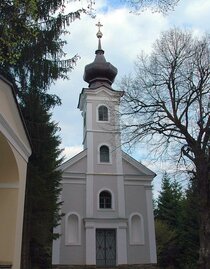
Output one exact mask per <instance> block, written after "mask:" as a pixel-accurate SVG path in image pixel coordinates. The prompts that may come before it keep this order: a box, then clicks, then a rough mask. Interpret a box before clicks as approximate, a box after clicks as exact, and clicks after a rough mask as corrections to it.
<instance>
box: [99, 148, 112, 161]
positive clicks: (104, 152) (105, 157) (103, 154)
mask: <svg viewBox="0 0 210 269" xmlns="http://www.w3.org/2000/svg"><path fill="white" fill-rule="evenodd" d="M100 162H101V163H109V162H110V158H109V147H107V146H105V145H103V146H101V147H100Z"/></svg>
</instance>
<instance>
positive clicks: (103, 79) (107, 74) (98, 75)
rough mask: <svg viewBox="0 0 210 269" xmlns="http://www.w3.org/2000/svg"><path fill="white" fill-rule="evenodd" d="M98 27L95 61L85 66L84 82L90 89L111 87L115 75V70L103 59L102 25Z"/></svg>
mask: <svg viewBox="0 0 210 269" xmlns="http://www.w3.org/2000/svg"><path fill="white" fill-rule="evenodd" d="M96 26H98V27H99V30H98V33H97V34H96V36H97V38H98V49H97V50H96V52H95V54H96V57H95V60H94V62H92V63H91V64H88V65H86V66H85V72H84V77H83V79H84V81H86V82H87V83H89V87H90V88H95V87H97V86H99V85H101V84H108V85H109V86H111V85H112V83H113V82H114V79H115V77H116V75H117V68H116V67H114V66H113V65H112V64H111V63H109V62H107V61H106V59H105V57H104V51H103V50H102V48H101V38H102V36H103V34H102V33H101V31H100V27H101V26H102V24H100V22H99V23H98V24H96Z"/></svg>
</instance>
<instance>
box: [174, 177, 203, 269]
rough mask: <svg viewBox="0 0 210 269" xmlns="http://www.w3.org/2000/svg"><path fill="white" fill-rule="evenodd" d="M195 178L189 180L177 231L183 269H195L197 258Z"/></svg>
mask: <svg viewBox="0 0 210 269" xmlns="http://www.w3.org/2000/svg"><path fill="white" fill-rule="evenodd" d="M196 184H197V183H196V180H195V178H194V179H192V180H191V182H190V184H189V186H188V189H187V190H186V197H185V200H184V202H183V213H182V219H181V225H180V229H179V234H180V236H179V238H180V246H181V251H180V264H182V266H183V268H185V269H196V268H197V267H198V264H197V261H198V257H199V209H198V208H199V205H198V203H199V202H198V201H199V200H198V194H197V191H196V190H197V187H196Z"/></svg>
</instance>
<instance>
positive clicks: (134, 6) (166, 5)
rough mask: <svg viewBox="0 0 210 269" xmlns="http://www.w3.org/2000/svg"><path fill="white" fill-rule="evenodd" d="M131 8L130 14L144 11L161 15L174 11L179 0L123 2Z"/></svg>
mask: <svg viewBox="0 0 210 269" xmlns="http://www.w3.org/2000/svg"><path fill="white" fill-rule="evenodd" d="M125 1H126V2H127V3H128V4H129V5H130V6H131V12H134V13H139V12H142V11H144V10H145V9H148V8H149V9H151V10H152V11H153V12H161V13H163V14H166V13H168V12H169V11H171V10H174V8H175V6H176V5H177V4H178V2H179V1H180V0H125Z"/></svg>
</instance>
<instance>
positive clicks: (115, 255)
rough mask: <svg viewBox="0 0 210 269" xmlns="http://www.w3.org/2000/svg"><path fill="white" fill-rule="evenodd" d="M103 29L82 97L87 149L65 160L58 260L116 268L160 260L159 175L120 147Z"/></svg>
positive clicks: (55, 262) (55, 246)
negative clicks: (155, 197)
mask: <svg viewBox="0 0 210 269" xmlns="http://www.w3.org/2000/svg"><path fill="white" fill-rule="evenodd" d="M97 26H99V30H98V33H97V37H98V49H97V50H96V52H95V54H96V56H95V60H94V61H93V62H92V63H91V64H88V65H87V66H86V67H85V71H84V80H85V81H86V82H87V83H88V84H89V86H88V88H83V89H82V91H81V94H80V96H79V103H78V108H79V109H80V110H81V112H82V117H83V145H84V150H83V151H82V152H80V153H79V154H77V155H76V156H74V157H73V158H71V159H70V160H68V161H67V162H65V163H63V164H62V165H61V167H60V168H61V170H62V193H61V201H63V205H62V208H61V211H62V213H64V214H65V215H64V217H63V219H62V222H61V225H60V226H59V227H57V229H56V232H59V233H60V234H61V236H60V238H59V239H57V240H56V241H54V244H53V261H52V262H53V265H54V266H55V267H56V265H57V268H59V266H61V267H62V268H63V267H65V265H66V266H75V265H76V266H78V265H85V266H94V267H95V266H96V267H115V266H120V265H127V264H129V265H141V264H155V263H156V243H155V229H154V217H153V204H152V185H151V182H152V180H153V178H154V177H155V173H154V172H152V171H151V170H149V169H148V168H147V167H145V166H144V165H142V164H141V163H139V162H138V161H136V160H135V159H133V158H132V157H131V156H129V155H128V154H126V153H125V152H123V151H122V149H121V147H120V143H121V142H120V141H121V139H120V132H119V131H117V128H116V126H119V114H118V111H119V105H120V99H121V97H122V96H123V92H122V91H116V90H114V89H113V88H112V83H113V81H114V79H115V76H116V75H117V69H116V68H115V67H114V66H113V65H112V64H111V63H109V62H107V61H106V59H105V57H104V51H103V50H102V48H101V38H102V33H101V31H100V26H102V25H100V23H99V24H98V25H97Z"/></svg>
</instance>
